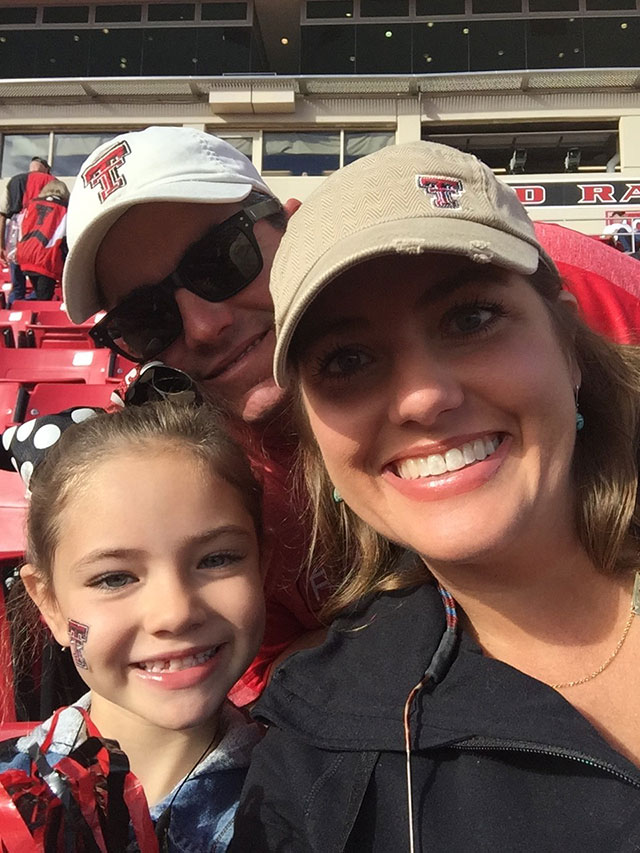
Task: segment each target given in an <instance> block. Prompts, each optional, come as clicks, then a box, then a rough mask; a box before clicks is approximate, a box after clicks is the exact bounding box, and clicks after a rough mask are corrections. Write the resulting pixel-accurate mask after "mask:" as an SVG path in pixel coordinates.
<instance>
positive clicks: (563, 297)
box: [558, 290, 580, 316]
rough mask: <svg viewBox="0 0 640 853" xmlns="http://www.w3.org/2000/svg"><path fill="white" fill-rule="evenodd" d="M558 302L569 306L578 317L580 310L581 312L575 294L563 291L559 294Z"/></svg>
mask: <svg viewBox="0 0 640 853" xmlns="http://www.w3.org/2000/svg"><path fill="white" fill-rule="evenodd" d="M558 302H564V303H565V305H566V306H567V308H568V309H569V310H570V311H571V312H572V313H574V314H575V315H576V316H577V315H578V313H579V310H580V308H579V305H578V300H577V299H576V297H575V296H574V295H573V293H571V292H570V291H568V290H561V291H560V293H559V294H558Z"/></svg>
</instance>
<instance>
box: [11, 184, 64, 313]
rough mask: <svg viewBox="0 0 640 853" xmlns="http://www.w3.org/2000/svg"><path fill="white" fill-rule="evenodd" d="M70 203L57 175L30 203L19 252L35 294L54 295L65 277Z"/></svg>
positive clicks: (21, 266) (42, 295)
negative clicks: (63, 271)
mask: <svg viewBox="0 0 640 853" xmlns="http://www.w3.org/2000/svg"><path fill="white" fill-rule="evenodd" d="M68 203H69V190H68V189H67V186H66V184H64V183H63V182H62V181H59V180H57V179H55V178H54V179H53V180H52V181H49V183H48V184H46V185H45V186H44V187H43V188H42V190H41V191H40V194H39V195H38V196H37V197H36V198H34V199H33V200H32V201H30V202H29V204H28V205H27V209H26V211H25V214H24V219H23V220H22V237H21V238H20V240H19V242H18V247H17V253H16V256H17V261H18V264H19V266H20V268H21V269H22V271H23V272H24V274H25V275H26V276H27V277H28V278H29V280H30V282H31V286H32V287H33V296H32V298H35V299H51V298H52V297H53V292H54V290H55V286H56V283H57V282H59V281H60V279H61V278H62V268H63V266H64V259H65V257H66V254H67V243H66V233H67V204H68Z"/></svg>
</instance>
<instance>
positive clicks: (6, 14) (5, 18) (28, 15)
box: [0, 6, 38, 24]
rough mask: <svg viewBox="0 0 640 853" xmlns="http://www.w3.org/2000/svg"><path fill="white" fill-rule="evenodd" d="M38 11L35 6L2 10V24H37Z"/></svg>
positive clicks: (0, 22) (0, 12)
mask: <svg viewBox="0 0 640 853" xmlns="http://www.w3.org/2000/svg"><path fill="white" fill-rule="evenodd" d="M37 11H38V10H37V9H36V8H35V6H24V7H22V8H20V9H0V24H35V22H36V13H37Z"/></svg>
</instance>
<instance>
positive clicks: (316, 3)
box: [307, 0, 353, 18]
mask: <svg viewBox="0 0 640 853" xmlns="http://www.w3.org/2000/svg"><path fill="white" fill-rule="evenodd" d="M351 17H353V0H308V2H307V18H351Z"/></svg>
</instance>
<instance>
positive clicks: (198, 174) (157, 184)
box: [62, 127, 272, 323]
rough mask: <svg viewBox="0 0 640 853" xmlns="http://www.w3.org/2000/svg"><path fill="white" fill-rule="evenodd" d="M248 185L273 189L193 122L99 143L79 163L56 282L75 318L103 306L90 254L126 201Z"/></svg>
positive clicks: (225, 199)
mask: <svg viewBox="0 0 640 853" xmlns="http://www.w3.org/2000/svg"><path fill="white" fill-rule="evenodd" d="M252 190H258V191H259V192H262V193H264V194H265V195H272V192H271V190H270V189H269V188H268V187H267V185H266V184H265V182H264V181H263V180H262V178H261V177H260V175H259V173H258V172H257V171H256V168H255V166H253V165H252V163H251V162H250V160H248V159H247V157H245V156H244V154H241V153H240V152H239V151H237V150H236V149H235V148H234V147H233V146H232V145H230V144H229V143H228V142H225V141H224V139H219V138H218V137H217V136H212V135H211V134H210V133H204V132H203V131H200V130H195V129H194V128H191V127H147V128H145V130H140V131H133V132H131V133H124V134H121V135H120V136H116V137H114V139H111V140H109V141H108V142H105V143H103V144H102V145H100V146H99V147H98V148H96V149H95V151H93V152H92V153H91V154H90V155H89V156H88V157H87V159H86V160H85V162H84V163H83V164H82V166H81V167H80V172H79V174H78V177H77V178H76V182H75V184H74V186H73V190H72V191H71V198H70V200H69V208H68V212H67V242H68V244H69V254H68V256H67V259H66V262H65V265H64V271H63V276H62V290H63V293H64V300H65V304H66V308H67V313H68V314H69V316H70V317H71V319H72V320H73V322H74V323H82V322H84V321H85V320H86V319H87V318H88V317H90V316H91V315H92V314H95V312H96V311H99V310H100V309H101V308H104V305H102V304H101V300H100V297H99V293H98V284H97V282H96V271H95V264H96V255H97V253H98V249H99V248H100V244H101V243H102V241H103V239H104V237H105V236H106V234H107V231H108V230H109V229H110V228H111V226H112V225H113V224H114V223H115V222H116V221H117V220H118V219H119V218H120V217H121V216H122V215H123V214H124V213H125V212H126V211H127V210H128V209H129V208H130V207H133V206H134V205H136V204H144V203H145V202H154V201H178V202H180V201H187V202H194V203H199V204H230V203H233V202H238V201H243V200H244V199H245V198H246V197H247V196H248V195H249V193H250V192H251V191H252ZM122 263H123V264H126V263H127V259H126V258H123V259H122Z"/></svg>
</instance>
